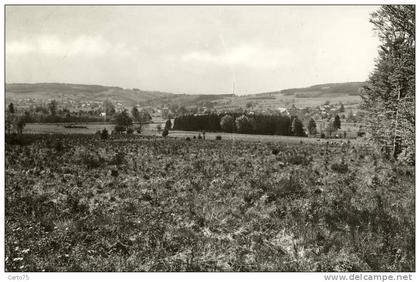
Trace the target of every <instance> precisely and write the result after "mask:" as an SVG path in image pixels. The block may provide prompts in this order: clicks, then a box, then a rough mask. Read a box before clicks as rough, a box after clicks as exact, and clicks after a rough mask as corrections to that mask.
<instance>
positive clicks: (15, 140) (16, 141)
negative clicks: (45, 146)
mask: <svg viewBox="0 0 420 282" xmlns="http://www.w3.org/2000/svg"><path fill="white" fill-rule="evenodd" d="M31 143H32V140H31V138H30V137H29V136H24V135H18V134H7V135H6V144H8V145H19V146H27V145H30V144H31Z"/></svg>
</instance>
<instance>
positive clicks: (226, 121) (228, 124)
mask: <svg viewBox="0 0 420 282" xmlns="http://www.w3.org/2000/svg"><path fill="white" fill-rule="evenodd" d="M220 127H221V128H222V130H223V131H225V132H233V131H234V130H235V120H234V118H233V117H232V116H231V115H225V116H224V117H222V119H221V120H220Z"/></svg>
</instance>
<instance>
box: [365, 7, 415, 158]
mask: <svg viewBox="0 0 420 282" xmlns="http://www.w3.org/2000/svg"><path fill="white" fill-rule="evenodd" d="M370 21H371V23H372V24H373V25H374V29H375V30H376V31H377V33H378V35H379V38H380V40H381V45H380V47H379V52H378V54H379V57H378V59H377V62H376V65H375V69H374V71H373V72H372V73H371V75H370V77H369V83H368V85H367V86H366V87H365V88H364V91H363V93H362V98H363V106H364V108H365V109H366V110H367V111H368V116H367V124H368V129H369V131H370V133H371V135H372V139H373V140H374V141H376V142H377V143H378V144H380V145H381V146H388V147H392V149H393V155H394V157H397V156H398V155H399V153H400V152H401V149H402V148H404V152H405V153H404V154H403V156H405V157H406V158H407V160H409V161H414V147H415V144H414V140H415V139H414V138H415V6H414V5H384V6H381V7H380V8H379V10H378V11H376V12H375V13H373V14H372V15H371V20H370Z"/></svg>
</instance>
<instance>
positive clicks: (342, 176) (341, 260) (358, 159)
mask: <svg viewBox="0 0 420 282" xmlns="http://www.w3.org/2000/svg"><path fill="white" fill-rule="evenodd" d="M25 138H26V139H27V143H26V144H25V145H24V146H22V145H14V144H12V143H10V142H7V144H6V148H5V151H6V152H5V161H6V171H5V174H6V178H5V184H6V187H5V204H6V209H5V214H6V222H5V227H6V230H5V260H6V261H5V268H6V271H19V272H25V271H317V272H321V271H322V272H325V271H414V270H415V220H414V219H415V215H414V210H415V185H414V180H415V175H414V174H415V173H414V167H412V166H407V165H405V164H403V163H394V162H390V161H388V160H386V159H384V158H383V157H382V156H381V155H380V154H379V152H377V151H376V150H375V149H374V148H373V147H370V146H368V145H363V144H356V143H352V142H350V143H347V142H345V143H343V144H339V143H333V144H329V145H327V144H326V143H322V144H313V143H303V144H300V143H296V144H295V143H290V144H288V143H279V142H251V141H249V142H248V141H240V140H237V141H235V142H232V141H230V140H214V139H213V138H212V140H210V138H207V140H191V141H187V140H185V138H171V137H168V138H161V137H156V136H139V135H121V136H119V135H112V136H111V137H110V139H107V140H101V139H100V138H99V136H95V135H89V134H79V135H77V134H68V135H60V134H55V135H42V134H30V135H25ZM7 139H8V138H6V141H7Z"/></svg>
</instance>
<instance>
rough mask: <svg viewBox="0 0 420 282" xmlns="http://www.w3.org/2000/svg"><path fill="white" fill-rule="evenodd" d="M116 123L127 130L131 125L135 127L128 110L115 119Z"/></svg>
mask: <svg viewBox="0 0 420 282" xmlns="http://www.w3.org/2000/svg"><path fill="white" fill-rule="evenodd" d="M115 123H116V126H117V127H124V128H125V130H127V128H128V127H129V126H131V125H133V120H132V119H131V117H130V116H129V115H128V112H127V110H124V111H122V112H121V113H119V114H117V115H116V117H115Z"/></svg>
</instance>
